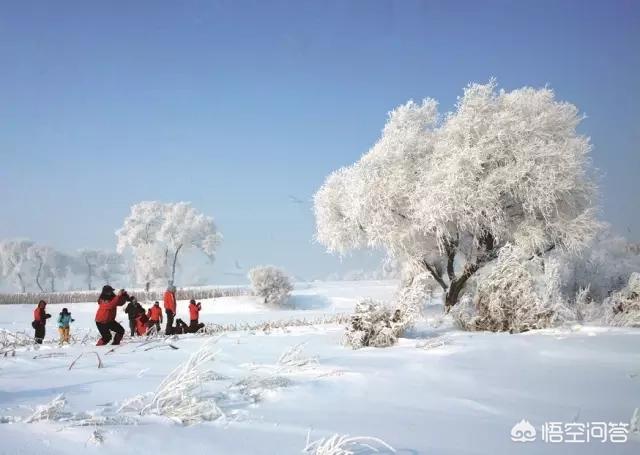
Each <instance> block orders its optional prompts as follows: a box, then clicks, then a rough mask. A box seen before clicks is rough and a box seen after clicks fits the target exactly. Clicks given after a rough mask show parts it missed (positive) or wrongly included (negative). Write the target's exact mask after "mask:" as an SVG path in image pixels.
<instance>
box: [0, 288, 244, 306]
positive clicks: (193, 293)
mask: <svg viewBox="0 0 640 455" xmlns="http://www.w3.org/2000/svg"><path fill="white" fill-rule="evenodd" d="M129 294H131V295H135V296H136V297H137V298H138V300H139V301H141V302H144V301H155V300H158V301H162V297H163V294H164V289H154V290H149V291H145V290H144V289H134V290H129ZM250 294H251V290H250V289H249V288H248V287H241V286H237V287H221V288H211V287H193V288H182V289H178V290H177V291H176V298H177V300H189V299H196V300H202V299H213V298H217V297H236V296H239V295H250ZM99 295H100V291H67V292H18V293H14V294H0V305H10V304H20V303H33V304H36V303H38V302H39V301H40V300H44V301H46V302H47V303H81V302H96V301H97V300H98V297H99Z"/></svg>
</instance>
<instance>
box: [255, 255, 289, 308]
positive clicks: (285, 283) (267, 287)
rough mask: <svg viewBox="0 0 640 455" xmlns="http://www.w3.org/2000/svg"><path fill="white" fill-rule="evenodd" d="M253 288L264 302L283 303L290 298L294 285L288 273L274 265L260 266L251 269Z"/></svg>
mask: <svg viewBox="0 0 640 455" xmlns="http://www.w3.org/2000/svg"><path fill="white" fill-rule="evenodd" d="M249 281H250V282H251V288H252V289H253V292H254V293H255V294H256V295H259V296H260V297H262V298H264V303H268V304H272V305H282V304H283V303H285V302H286V300H287V299H288V298H289V294H290V293H291V291H292V290H293V285H292V284H291V281H290V280H289V277H288V276H287V274H286V273H285V272H284V271H283V270H282V269H279V268H277V267H274V266H272V265H267V266H260V267H256V268H254V269H251V270H250V271H249Z"/></svg>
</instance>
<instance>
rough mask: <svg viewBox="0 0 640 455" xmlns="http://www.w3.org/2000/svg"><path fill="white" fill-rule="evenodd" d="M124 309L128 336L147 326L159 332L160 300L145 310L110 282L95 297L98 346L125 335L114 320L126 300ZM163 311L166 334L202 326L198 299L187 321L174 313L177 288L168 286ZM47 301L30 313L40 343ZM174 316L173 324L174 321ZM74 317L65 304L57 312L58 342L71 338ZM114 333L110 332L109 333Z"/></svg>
mask: <svg viewBox="0 0 640 455" xmlns="http://www.w3.org/2000/svg"><path fill="white" fill-rule="evenodd" d="M127 302H128V304H127V306H126V308H125V309H124V311H125V313H126V314H127V316H128V318H129V329H130V331H131V336H132V337H134V336H142V335H146V334H147V333H148V332H149V331H150V330H155V332H156V333H160V331H161V324H162V323H163V322H164V321H163V320H164V317H163V314H162V309H161V308H160V302H155V303H154V304H153V306H151V308H149V309H148V310H147V311H145V309H144V307H143V306H142V305H141V304H140V302H138V300H137V299H136V297H135V296H130V295H129V294H128V293H127V291H125V290H124V289H121V290H120V291H119V292H118V293H117V294H116V292H115V289H114V288H112V287H111V286H109V285H106V286H104V287H103V288H102V292H101V293H100V297H99V298H98V310H97V311H96V317H95V321H96V327H97V328H98V332H100V339H99V340H98V343H97V346H103V345H105V344H108V343H109V342H110V341H111V340H112V339H113V343H112V344H120V341H121V340H122V338H123V337H124V333H125V329H124V328H123V327H122V325H120V324H119V323H118V322H117V321H116V315H117V312H118V307H119V306H123V305H124V304H125V303H127ZM163 303H164V311H165V316H166V327H165V334H166V335H173V334H183V333H196V332H198V331H199V330H200V329H202V328H203V327H204V324H203V323H201V322H200V321H199V319H200V310H201V309H202V305H201V304H200V302H197V303H196V301H195V300H193V299H192V300H191V301H190V302H189V324H188V325H187V324H186V323H185V322H184V321H183V320H182V319H175V317H176V310H177V304H176V288H175V287H174V286H169V287H168V288H167V290H166V291H165V293H164V296H163ZM46 306H47V302H45V301H44V300H41V301H40V302H39V303H38V306H37V307H36V309H35V310H34V313H33V322H32V324H31V325H32V327H33V328H34V330H35V337H34V338H35V342H36V343H38V344H42V340H43V339H44V336H45V325H46V322H47V319H49V318H50V317H51V315H50V314H48V313H47V312H46ZM174 320H175V325H174ZM73 321H74V319H73V318H72V317H71V313H69V311H68V310H67V309H66V308H63V309H62V312H61V313H60V315H59V316H58V331H59V333H60V344H63V343H65V342H66V343H68V342H69V338H70V324H71V323H72V322H73ZM112 332H113V333H114V335H112V334H111V333H112Z"/></svg>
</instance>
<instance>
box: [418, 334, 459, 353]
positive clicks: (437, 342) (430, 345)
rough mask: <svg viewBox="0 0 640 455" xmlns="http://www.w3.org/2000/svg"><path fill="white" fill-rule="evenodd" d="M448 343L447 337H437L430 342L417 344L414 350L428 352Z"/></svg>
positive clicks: (425, 341) (449, 341)
mask: <svg viewBox="0 0 640 455" xmlns="http://www.w3.org/2000/svg"><path fill="white" fill-rule="evenodd" d="M450 343H451V340H450V339H449V338H448V337H444V336H439V337H436V338H433V339H431V340H424V341H420V342H418V343H417V344H416V348H420V349H425V350H429V349H435V348H441V347H443V346H445V345H447V344H450Z"/></svg>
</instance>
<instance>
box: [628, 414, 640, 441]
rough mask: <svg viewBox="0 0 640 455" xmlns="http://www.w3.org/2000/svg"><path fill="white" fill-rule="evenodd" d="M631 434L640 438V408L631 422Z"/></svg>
mask: <svg viewBox="0 0 640 455" xmlns="http://www.w3.org/2000/svg"><path fill="white" fill-rule="evenodd" d="M629 433H631V434H634V435H636V436H639V437H640V408H636V409H635V411H633V415H632V416H631V421H630V422H629Z"/></svg>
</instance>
